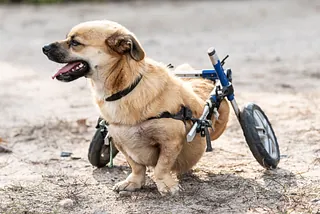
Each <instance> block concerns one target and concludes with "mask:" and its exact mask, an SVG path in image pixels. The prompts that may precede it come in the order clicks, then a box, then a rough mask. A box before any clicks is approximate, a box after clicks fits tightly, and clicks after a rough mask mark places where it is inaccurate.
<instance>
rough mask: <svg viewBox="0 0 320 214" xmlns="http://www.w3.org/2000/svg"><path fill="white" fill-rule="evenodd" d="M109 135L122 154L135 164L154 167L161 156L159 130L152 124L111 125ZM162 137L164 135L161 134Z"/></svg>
mask: <svg viewBox="0 0 320 214" xmlns="http://www.w3.org/2000/svg"><path fill="white" fill-rule="evenodd" d="M109 134H110V136H111V137H112V139H113V141H114V142H115V144H116V145H117V146H118V147H119V149H120V150H122V152H124V153H125V154H127V155H128V156H129V157H130V158H132V159H133V160H134V161H135V162H137V163H139V164H143V165H149V166H154V165H155V164H156V161H157V159H158V155H159V147H158V143H159V140H160V139H159V135H160V134H161V133H160V132H159V130H156V129H155V128H154V126H153V125H152V124H151V125H150V126H146V124H142V125H141V124H139V125H135V126H127V125H112V124H111V125H109ZM161 135H162V134H161Z"/></svg>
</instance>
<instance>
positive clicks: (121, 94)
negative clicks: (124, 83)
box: [105, 74, 143, 102]
mask: <svg viewBox="0 0 320 214" xmlns="http://www.w3.org/2000/svg"><path fill="white" fill-rule="evenodd" d="M142 77H143V76H142V75H141V74H140V75H139V77H138V78H137V79H136V80H135V81H134V82H133V83H132V84H131V85H130V86H129V87H128V88H125V89H124V90H122V91H119V92H117V93H115V94H112V95H111V96H109V97H107V98H106V99H105V101H107V102H110V101H115V100H119V99H121V98H122V97H124V96H126V95H127V94H129V93H130V92H131V91H132V90H133V89H134V88H135V87H136V86H137V85H138V84H139V82H140V80H141V79H142Z"/></svg>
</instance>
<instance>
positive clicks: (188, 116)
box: [105, 74, 212, 161]
mask: <svg viewBox="0 0 320 214" xmlns="http://www.w3.org/2000/svg"><path fill="white" fill-rule="evenodd" d="M142 78H143V76H142V75H141V74H140V75H139V76H138V77H137V79H136V80H135V81H134V82H133V83H132V84H131V85H130V86H129V87H127V88H125V89H124V90H122V91H119V92H117V93H115V94H112V95H111V96H109V97H107V98H105V101H106V102H112V101H116V100H119V99H121V98H122V97H124V96H126V95H127V94H129V93H130V92H131V91H133V90H134V89H135V87H136V86H137V85H138V84H139V82H140V81H141V79H142ZM209 115H210V117H208V118H211V115H212V113H211V114H209ZM162 118H171V119H174V120H181V121H182V122H183V123H184V124H186V121H188V120H189V121H192V122H193V123H195V122H198V124H199V125H198V127H197V132H198V133H199V132H200V134H201V137H206V141H207V150H206V151H207V152H208V151H212V147H211V140H210V135H209V131H208V127H211V128H212V124H211V123H210V122H211V121H210V120H201V121H200V120H199V119H196V118H193V117H192V111H191V109H190V108H189V107H186V106H183V105H182V106H181V109H180V111H179V112H177V113H176V114H172V113H170V112H168V111H165V112H162V113H161V114H160V115H158V116H155V117H150V118H148V119H147V120H153V119H162ZM110 161H111V160H110Z"/></svg>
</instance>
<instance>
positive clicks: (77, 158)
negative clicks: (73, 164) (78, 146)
mask: <svg viewBox="0 0 320 214" xmlns="http://www.w3.org/2000/svg"><path fill="white" fill-rule="evenodd" d="M80 159H81V157H76V156H71V160H80Z"/></svg>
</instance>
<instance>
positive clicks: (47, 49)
mask: <svg viewBox="0 0 320 214" xmlns="http://www.w3.org/2000/svg"><path fill="white" fill-rule="evenodd" d="M51 48H52V47H51V44H49V45H45V46H43V47H42V52H43V53H44V54H45V55H47V54H48V53H49V52H50V50H51Z"/></svg>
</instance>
